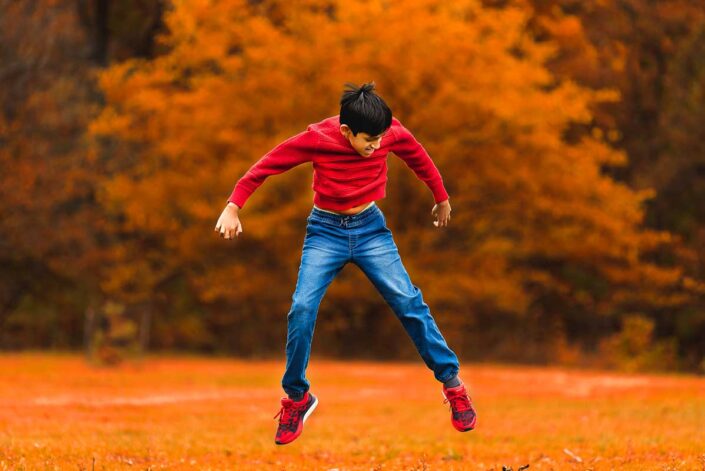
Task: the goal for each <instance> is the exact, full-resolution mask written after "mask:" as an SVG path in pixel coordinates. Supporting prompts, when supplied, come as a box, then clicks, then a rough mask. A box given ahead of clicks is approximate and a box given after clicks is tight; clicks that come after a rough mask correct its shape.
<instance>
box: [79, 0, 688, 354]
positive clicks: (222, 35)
mask: <svg viewBox="0 0 705 471" xmlns="http://www.w3.org/2000/svg"><path fill="white" fill-rule="evenodd" d="M529 17H530V12H529V11H528V9H527V8H522V7H511V8H505V9H490V8H483V7H482V6H481V4H480V2H479V1H476V0H464V1H454V2H444V1H439V0H414V1H409V2H386V1H375V0H370V1H365V2H356V3H355V4H354V5H350V4H349V3H344V2H338V1H334V0H329V1H313V0H312V1H307V2H297V3H296V4H295V5H294V4H293V3H291V2H284V1H275V0H270V1H264V2H255V3H253V2H247V1H245V0H220V1H208V0H182V1H178V2H175V5H174V9H173V10H172V11H170V12H169V13H168V14H167V16H166V24H167V29H168V30H169V34H168V35H166V36H164V37H162V38H161V42H162V45H163V47H166V48H167V49H168V53H166V54H164V55H162V56H160V57H157V58H155V59H154V60H151V61H144V60H131V61H127V62H125V63H121V64H116V65H114V66H112V67H110V68H109V69H107V70H106V71H105V72H104V73H103V74H102V75H101V78H100V83H101V88H102V90H103V91H104V93H105V97H106V101H107V105H106V107H105V110H104V111H103V113H102V115H101V117H100V118H99V119H97V120H96V121H95V122H94V123H93V125H92V127H91V130H92V133H93V134H94V135H96V136H104V137H109V138H111V140H112V145H111V147H110V148H109V149H110V150H109V152H110V154H109V155H110V158H111V159H113V160H114V161H115V165H116V168H117V169H119V170H118V171H116V172H115V174H114V176H113V177H112V178H111V179H110V180H109V181H107V182H106V185H105V191H104V193H103V194H102V195H101V198H102V199H101V201H102V202H103V204H104V205H105V207H106V208H107V209H109V210H110V211H111V214H113V215H115V216H116V217H120V218H123V220H124V224H123V225H122V230H124V231H127V232H130V233H136V234H139V237H138V238H137V239H139V240H141V241H142V243H137V242H135V241H133V242H128V244H127V248H120V249H116V251H115V253H114V257H115V258H114V260H115V263H114V264H113V265H112V266H109V267H108V269H107V270H106V274H105V281H104V283H103V287H104V289H106V290H107V291H109V292H112V293H115V294H116V295H119V294H120V293H122V292H125V291H126V289H125V286H126V285H127V284H128V283H129V282H132V283H133V284H134V283H136V284H137V285H138V286H139V287H140V288H139V290H138V293H137V294H135V291H134V289H133V290H132V291H130V292H131V293H132V294H133V295H135V298H134V299H139V298H140V297H141V298H145V297H148V296H150V293H152V292H153V291H154V290H157V289H159V286H160V284H162V283H165V282H166V281H168V280H169V279H170V278H173V277H174V276H177V277H182V278H184V279H186V280H187V281H188V287H189V290H191V291H192V293H193V296H194V297H195V298H196V299H198V300H199V301H200V302H203V303H206V304H207V305H208V304H210V305H212V306H216V305H217V306H221V307H222V305H223V304H219V303H226V304H227V305H229V306H236V311H237V312H238V313H239V315H240V316H243V317H242V318H241V319H244V318H247V319H250V320H252V319H255V318H256V319H259V320H260V321H261V322H267V319H270V320H271V319H277V320H276V322H279V319H281V317H282V316H283V313H284V312H285V311H286V309H287V308H288V304H289V301H290V293H291V291H292V290H293V281H294V277H295V274H296V266H297V263H298V259H299V256H300V245H301V241H302V239H303V227H304V224H305V222H304V221H305V216H306V214H307V212H308V211H309V209H310V206H311V200H312V195H311V192H310V169H309V168H297V169H295V170H293V171H291V172H288V173H287V174H284V175H281V176H277V177H275V178H273V179H272V180H273V181H270V182H268V183H266V184H265V185H263V186H262V187H261V188H260V189H259V190H258V191H257V193H256V194H255V195H254V196H253V198H252V200H251V201H252V202H251V203H250V204H249V205H248V209H247V210H246V211H245V213H243V215H242V216H243V226H244V230H245V232H244V236H243V237H241V239H240V240H239V241H238V242H237V243H236V244H235V245H230V244H225V243H223V241H221V240H219V239H218V238H217V237H214V236H213V233H212V226H213V223H214V221H215V219H214V218H216V217H217V214H219V212H220V210H221V209H222V206H223V205H224V204H225V198H226V197H227V195H228V194H229V192H230V190H231V189H232V186H233V184H234V182H235V181H236V180H237V178H238V177H239V176H240V175H242V174H243V173H244V171H245V170H246V169H247V168H249V166H250V165H251V164H252V163H253V162H254V161H256V160H257V159H258V158H259V157H260V156H261V155H262V154H263V153H264V152H266V151H267V150H268V149H270V148H271V147H273V146H274V145H275V144H277V143H278V142H280V141H281V140H283V139H284V138H286V137H288V136H290V135H293V134H294V133H296V132H298V131H300V130H301V129H303V128H304V127H305V125H306V124H308V123H310V122H313V121H317V120H319V119H321V118H323V117H325V116H328V115H332V114H335V113H336V112H337V99H338V96H339V93H340V90H341V87H342V84H343V83H344V82H346V81H357V82H363V81H367V80H370V79H374V80H375V81H376V82H377V84H378V89H379V91H380V93H381V95H382V96H384V97H385V99H386V100H387V101H388V103H389V104H390V105H391V107H392V110H393V111H394V112H395V114H396V115H397V116H399V117H400V119H402V121H403V122H404V123H405V125H406V126H407V127H409V129H411V130H412V132H414V133H415V135H416V136H417V137H418V138H419V140H420V141H421V142H422V143H423V144H424V146H425V147H426V148H427V149H428V150H429V152H430V154H431V156H432V157H433V159H434V161H435V162H436V164H437V166H438V167H439V169H440V170H441V173H442V174H443V175H444V180H445V183H446V186H447V188H448V191H449V193H450V195H451V201H452V204H453V209H454V213H453V215H454V216H455V217H454V218H453V223H452V224H451V227H449V228H447V230H444V231H443V232H440V231H438V230H436V229H435V228H434V227H433V226H432V225H431V224H430V222H431V219H430V217H429V216H428V214H429V212H430V208H431V206H432V200H431V199H430V198H429V194H428V192H427V191H426V190H425V189H424V188H423V186H422V184H421V183H420V182H418V181H417V180H416V179H414V178H413V176H412V175H410V173H409V172H408V170H407V169H406V168H405V167H404V166H403V165H402V164H400V163H399V162H398V160H397V159H395V158H393V157H392V158H390V182H389V186H388V195H389V196H388V198H387V200H385V201H383V202H381V204H382V206H383V208H384V209H385V210H386V212H387V213H388V214H389V216H390V217H389V220H390V224H391V225H392V226H393V230H394V233H395V236H396V238H397V240H398V241H399V245H400V248H401V251H402V254H403V258H404V259H405V262H406V264H407V266H408V267H409V270H410V272H412V278H413V279H415V280H418V283H419V284H420V285H421V286H422V287H423V288H424V293H425V296H426V298H427V299H428V300H429V301H430V303H431V304H432V305H433V306H436V305H437V306H440V307H439V318H440V319H448V322H449V323H450V322H455V323H457V325H459V326H462V325H464V324H463V322H465V320H464V319H467V318H469V317H471V316H473V315H474V314H476V313H478V312H481V313H496V312H500V313H507V314H510V315H513V314H519V315H525V314H528V313H532V312H534V313H535V312H543V313H545V314H546V315H549V316H554V317H558V318H560V317H561V316H562V315H563V313H564V312H565V311H568V310H572V311H577V312H580V313H581V314H582V315H583V316H592V315H594V314H610V313H618V312H621V310H623V309H633V308H639V309H641V308H644V305H646V308H657V307H664V306H671V305H673V304H674V303H678V302H682V300H683V299H684V298H683V296H684V295H683V294H682V293H680V291H679V289H680V288H679V283H680V278H681V273H680V271H679V270H678V269H676V268H673V269H669V268H662V267H659V266H657V265H654V264H651V263H649V262H646V261H645V260H644V254H645V253H647V252H649V251H651V250H653V249H655V248H656V247H658V246H659V245H660V244H665V243H668V242H669V240H668V237H667V235H666V234H661V233H655V232H651V231H647V230H644V229H643V228H642V225H641V224H642V219H643V211H642V204H643V202H644V200H645V199H646V198H648V197H649V196H651V195H650V193H649V192H636V191H633V190H632V189H630V188H629V187H627V186H626V185H624V184H621V183H618V182H616V181H614V180H613V179H611V178H609V177H608V176H606V175H605V174H604V172H603V169H604V167H605V166H618V165H623V164H624V163H625V161H626V158H625V155H624V154H623V153H622V152H620V151H618V150H615V149H614V148H613V147H611V145H610V143H609V141H608V138H607V137H605V136H603V135H602V134H601V133H600V132H594V133H593V132H583V133H577V134H576V133H574V132H571V130H572V127H574V126H576V125H580V126H583V127H585V128H587V129H589V128H590V124H591V122H592V119H593V114H592V111H591V109H592V107H593V106H594V105H595V104H597V103H603V102H611V101H614V100H616V99H617V98H618V97H617V95H616V93H614V91H612V90H590V89H587V88H583V87H581V86H579V85H578V84H576V83H575V82H573V81H571V80H568V79H560V80H559V79H557V78H556V76H554V75H553V74H552V73H551V72H550V71H549V70H548V69H547V67H546V62H547V61H548V60H549V59H550V58H551V57H552V56H553V55H554V54H555V53H556V51H557V46H556V44H555V43H553V42H541V43H539V42H536V41H534V40H533V39H532V38H531V36H530V35H529V33H528V32H527V30H526V24H527V21H528V20H529ZM579 30H580V26H579V25H578V24H575V23H574V22H565V23H562V24H561V25H559V26H556V29H555V34H556V35H558V36H560V35H567V36H572V35H575V34H577V32H579ZM608 137H609V136H608ZM144 240H146V241H148V242H147V243H144ZM349 276H352V278H350V277H349ZM356 276H358V278H355V277H356ZM340 278H341V281H340V282H339V283H334V284H333V285H332V286H331V288H330V291H329V294H328V298H327V299H328V300H329V301H327V302H328V304H324V307H323V308H324V309H327V308H329V306H330V309H331V310H333V311H334V312H335V313H336V314H337V315H342V314H346V313H349V312H350V309H351V308H350V305H351V304H350V303H348V302H346V300H349V299H351V298H355V304H357V305H359V306H361V307H360V309H361V310H363V311H364V310H367V311H368V312H374V311H376V310H378V309H379V299H378V298H377V297H375V295H374V294H373V293H372V291H370V290H367V291H364V290H363V291H360V290H359V281H360V277H359V275H356V274H352V275H350V274H345V273H344V274H343V275H341V277H340ZM351 280H352V282H351ZM272 288H275V289H272ZM686 296H687V295H686ZM250 316H251V317H250ZM343 322H344V323H345V322H346V321H343ZM537 328H539V329H540V328H541V324H540V323H538V324H537ZM464 335H465V333H464V332H463V331H462V329H460V330H458V331H457V332H455V333H450V335H449V336H450V338H451V339H455V340H457V341H460V338H461V337H462V336H464ZM451 343H452V342H451Z"/></svg>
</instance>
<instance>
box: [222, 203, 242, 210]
mask: <svg viewBox="0 0 705 471" xmlns="http://www.w3.org/2000/svg"><path fill="white" fill-rule="evenodd" d="M225 207H226V208H230V209H233V210H235V211H240V206H238V205H236V204H235V203H233V202H232V201H229V202H228V204H227V206H225Z"/></svg>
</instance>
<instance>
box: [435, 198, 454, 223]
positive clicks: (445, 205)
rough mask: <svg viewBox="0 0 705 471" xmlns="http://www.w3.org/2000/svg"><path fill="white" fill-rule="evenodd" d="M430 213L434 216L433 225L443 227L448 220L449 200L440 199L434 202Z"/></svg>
mask: <svg viewBox="0 0 705 471" xmlns="http://www.w3.org/2000/svg"><path fill="white" fill-rule="evenodd" d="M431 214H432V215H433V216H434V217H435V218H436V220H435V221H433V225H434V226H436V227H445V226H447V225H448V222H449V221H450V202H449V201H448V200H445V201H441V202H440V203H438V204H436V205H435V206H434V207H433V209H432V210H431Z"/></svg>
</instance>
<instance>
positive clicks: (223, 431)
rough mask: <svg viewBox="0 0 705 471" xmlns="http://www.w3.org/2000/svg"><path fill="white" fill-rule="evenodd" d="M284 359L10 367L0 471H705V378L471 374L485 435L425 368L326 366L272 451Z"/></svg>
mask: <svg viewBox="0 0 705 471" xmlns="http://www.w3.org/2000/svg"><path fill="white" fill-rule="evenodd" d="M283 367H284V366H283V363H281V362H262V361H257V362H249V361H242V360H231V359H208V358H197V357H156V356H152V357H147V358H146V359H145V360H144V361H142V362H141V363H135V364H124V365H122V366H120V367H118V368H115V369H108V368H95V367H90V366H88V365H87V364H86V363H85V362H84V361H83V359H82V358H81V357H79V356H77V355H64V354H60V355H47V354H41V353H24V354H12V355H3V356H0V469H12V470H16V469H26V470H34V469H41V470H44V469H71V470H81V469H83V470H92V469H96V470H102V469H132V470H137V469H139V470H142V469H154V470H156V469H172V470H176V469H236V470H241V469H282V470H288V469H292V470H293V469H320V470H333V469H337V470H340V471H342V470H348V469H350V470H352V469H364V470H392V469H416V470H423V469H428V470H432V469H458V470H460V469H470V470H474V469H481V470H489V469H494V470H497V471H499V470H502V467H503V466H506V467H507V468H509V467H511V468H512V469H513V470H514V471H517V470H518V469H519V468H521V467H523V466H526V465H530V467H529V468H528V469H529V470H535V469H545V470H548V469H555V470H563V469H580V470H587V469H594V470H608V469H630V470H642V469H658V470H666V469H687V470H691V469H692V470H703V469H705V379H704V378H698V377H689V376H676V375H659V376H656V375H624V374H616V373H607V372H599V371H577V370H564V369H558V368H528V367H512V366H502V365H487V364H481V365H475V364H464V365H463V370H462V377H463V378H464V379H465V381H466V383H467V384H469V385H471V387H472V390H473V399H474V402H475V404H476V407H477V410H478V426H477V428H476V430H474V431H472V432H467V433H459V432H457V431H455V429H453V428H452V426H451V424H450V413H449V411H448V409H447V408H448V406H447V405H444V404H443V397H442V395H441V389H440V383H437V382H436V381H435V379H434V378H433V375H432V374H431V372H430V370H427V369H426V367H425V366H424V365H423V364H422V363H421V362H420V360H419V363H416V364H408V363H369V362H337V361H329V360H322V359H317V358H312V359H311V362H310V365H309V370H308V377H309V379H310V380H311V382H312V388H311V391H312V392H315V393H317V394H318V396H319V400H320V404H319V406H318V408H317V409H316V411H315V412H314V413H313V414H312V416H311V418H310V419H309V420H308V421H307V422H306V427H305V429H304V433H303V435H302V436H301V437H299V439H298V440H296V441H295V442H293V443H292V444H289V445H286V446H277V445H275V444H274V432H275V428H276V423H277V422H276V420H275V419H274V418H273V416H274V415H275V414H276V413H277V412H278V410H279V398H280V397H281V395H282V393H281V388H280V384H279V381H280V376H281V374H282V372H283Z"/></svg>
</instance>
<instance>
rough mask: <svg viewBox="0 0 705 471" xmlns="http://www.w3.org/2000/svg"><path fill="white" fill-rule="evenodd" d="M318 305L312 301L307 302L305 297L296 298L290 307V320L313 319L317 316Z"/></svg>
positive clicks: (288, 316)
mask: <svg viewBox="0 0 705 471" xmlns="http://www.w3.org/2000/svg"><path fill="white" fill-rule="evenodd" d="M317 310H318V309H317V306H314V305H313V303H312V302H307V301H306V300H303V299H298V298H294V301H293V302H292V303H291V309H289V314H288V315H287V318H288V319H289V320H293V319H296V320H301V321H305V320H313V319H315V317H316V311H317Z"/></svg>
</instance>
